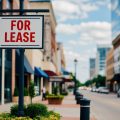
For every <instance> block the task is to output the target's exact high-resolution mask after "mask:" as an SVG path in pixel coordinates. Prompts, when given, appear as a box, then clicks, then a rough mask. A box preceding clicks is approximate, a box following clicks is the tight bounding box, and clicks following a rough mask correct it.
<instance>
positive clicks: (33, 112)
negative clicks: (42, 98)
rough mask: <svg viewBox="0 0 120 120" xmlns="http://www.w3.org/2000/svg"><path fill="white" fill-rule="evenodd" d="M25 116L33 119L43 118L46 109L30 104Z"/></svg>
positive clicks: (46, 111)
mask: <svg viewBox="0 0 120 120" xmlns="http://www.w3.org/2000/svg"><path fill="white" fill-rule="evenodd" d="M26 113H27V114H26V115H27V116H30V117H31V118H34V117H36V116H39V115H40V116H45V115H47V113H48V110H47V107H46V106H45V105H43V104H38V103H35V104H30V105H28V106H27V109H26Z"/></svg>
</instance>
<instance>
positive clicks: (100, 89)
mask: <svg viewBox="0 0 120 120" xmlns="http://www.w3.org/2000/svg"><path fill="white" fill-rule="evenodd" d="M98 93H106V94H108V93H109V90H108V89H107V88H106V87H99V88H98Z"/></svg>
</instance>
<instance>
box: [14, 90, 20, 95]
mask: <svg viewBox="0 0 120 120" xmlns="http://www.w3.org/2000/svg"><path fill="white" fill-rule="evenodd" d="M18 95H19V93H18V89H17V88H15V89H14V96H18Z"/></svg>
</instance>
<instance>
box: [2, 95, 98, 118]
mask: <svg viewBox="0 0 120 120" xmlns="http://www.w3.org/2000/svg"><path fill="white" fill-rule="evenodd" d="M33 102H34V103H42V104H45V105H47V106H48V109H49V110H53V111H55V112H58V113H60V115H61V120H80V105H77V104H76V101H75V97H74V96H73V95H72V94H69V95H68V96H66V97H65V98H64V100H63V103H62V105H49V104H48V102H47V101H42V100H41V97H40V96H38V97H35V98H34V99H33ZM12 105H13V103H9V104H5V105H0V113H1V112H9V111H10V107H11V106H12ZM91 120H96V119H95V118H94V117H93V116H92V117H91Z"/></svg>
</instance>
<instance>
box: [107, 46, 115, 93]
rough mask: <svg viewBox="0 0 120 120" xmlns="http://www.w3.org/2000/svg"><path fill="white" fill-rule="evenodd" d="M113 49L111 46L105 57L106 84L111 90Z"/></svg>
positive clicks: (112, 88)
mask: <svg viewBox="0 0 120 120" xmlns="http://www.w3.org/2000/svg"><path fill="white" fill-rule="evenodd" d="M113 77H114V49H113V48H111V49H110V51H109V52H108V54H107V57H106V86H107V88H108V89H109V90H110V91H111V92H113V91H114V80H113Z"/></svg>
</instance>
